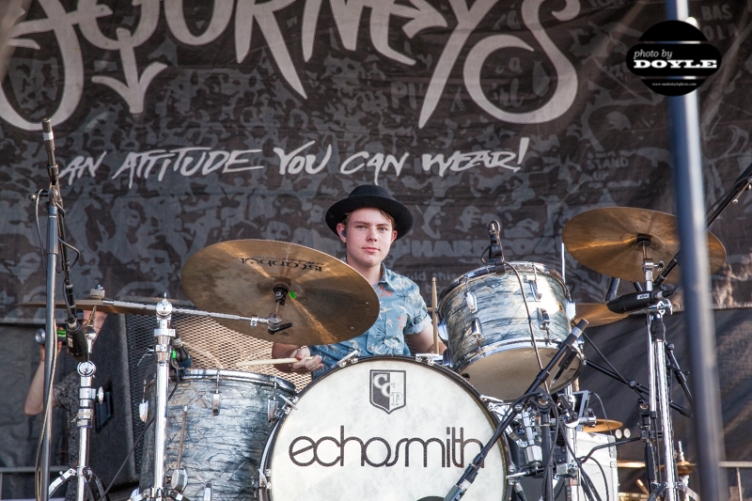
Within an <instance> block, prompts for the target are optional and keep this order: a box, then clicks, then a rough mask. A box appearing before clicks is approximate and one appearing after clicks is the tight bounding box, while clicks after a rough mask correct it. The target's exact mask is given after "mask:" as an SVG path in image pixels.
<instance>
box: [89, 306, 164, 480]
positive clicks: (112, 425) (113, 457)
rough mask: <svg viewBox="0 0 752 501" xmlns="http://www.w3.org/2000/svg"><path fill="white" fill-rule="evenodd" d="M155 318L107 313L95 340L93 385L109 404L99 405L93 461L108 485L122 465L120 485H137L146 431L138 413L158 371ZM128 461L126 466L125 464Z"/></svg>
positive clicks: (91, 449)
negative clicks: (146, 387) (148, 380)
mask: <svg viewBox="0 0 752 501" xmlns="http://www.w3.org/2000/svg"><path fill="white" fill-rule="evenodd" d="M155 323H156V321H155V319H154V318H153V317H147V316H137V315H108V317H107V319H106V320H105V323H104V325H103V327H102V330H101V331H100V332H99V335H98V336H97V340H96V342H95V343H94V350H93V352H92V355H91V360H92V361H93V362H94V364H95V365H96V374H95V376H94V382H93V383H92V386H93V387H94V388H97V389H98V388H102V389H103V390H104V392H105V402H104V403H103V404H99V403H97V404H95V412H94V414H95V418H94V423H93V426H92V430H91V435H90V441H89V444H90V445H89V465H90V466H91V468H92V470H93V471H94V473H95V474H96V475H98V476H99V478H100V479H101V480H102V482H103V483H104V485H105V486H107V485H109V484H110V483H111V482H112V481H113V479H115V474H116V473H117V471H118V469H120V467H121V466H123V469H122V471H121V472H120V474H118V477H117V479H115V483H114V485H115V486H123V485H125V484H134V483H138V479H139V476H140V473H141V456H142V452H143V451H142V447H141V442H139V443H138V444H136V447H135V451H134V452H133V453H132V454H130V456H129V455H128V453H129V451H130V450H131V449H132V448H133V447H134V444H135V442H136V439H137V438H138V436H139V435H140V434H141V433H142V432H143V430H144V423H143V422H142V421H141V419H140V418H139V415H138V405H139V403H140V402H141V396H142V393H143V386H144V380H145V379H146V378H148V376H149V375H150V374H153V373H154V366H155V364H154V357H153V351H152V350H153V346H154V325H155ZM123 463H124V464H123Z"/></svg>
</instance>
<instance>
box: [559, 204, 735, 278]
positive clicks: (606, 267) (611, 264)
mask: <svg viewBox="0 0 752 501" xmlns="http://www.w3.org/2000/svg"><path fill="white" fill-rule="evenodd" d="M676 221H677V218H676V217H675V216H673V215H671V214H667V213H665V212H659V211H654V210H647V209H635V208H631V207H607V208H601V209H593V210H589V211H587V212H583V213H582V214H578V215H577V216H575V217H573V218H572V219H571V220H570V221H569V222H568V223H567V224H566V225H565V226H564V231H563V232H562V240H563V241H564V246H565V247H566V248H567V251H569V253H570V254H572V256H573V257H574V258H575V259H576V260H577V261H579V262H580V263H582V264H584V265H585V266H587V267H588V268H590V269H592V270H595V271H597V272H599V273H602V274H604V275H606V276H609V277H616V278H620V279H622V280H629V281H630V282H644V281H645V275H644V273H643V271H642V263H643V250H644V252H645V254H646V256H647V258H649V259H651V260H652V261H653V262H654V263H658V262H659V261H663V262H664V263H665V264H668V263H669V261H671V259H672V258H673V257H674V255H676V253H677V252H678V251H679V234H678V231H677V229H676ZM707 238H708V254H709V257H710V271H711V273H712V272H714V271H716V270H718V268H720V267H721V266H722V265H723V262H724V261H725V259H726V249H725V248H724V247H723V244H722V243H721V242H720V240H718V238H716V237H715V235H713V234H712V233H710V232H707ZM680 264H681V263H680ZM657 276H658V273H655V274H654V277H653V278H657ZM679 278H680V277H679V272H678V270H674V271H673V272H671V273H670V274H669V275H668V276H667V278H666V283H677V282H678V281H679Z"/></svg>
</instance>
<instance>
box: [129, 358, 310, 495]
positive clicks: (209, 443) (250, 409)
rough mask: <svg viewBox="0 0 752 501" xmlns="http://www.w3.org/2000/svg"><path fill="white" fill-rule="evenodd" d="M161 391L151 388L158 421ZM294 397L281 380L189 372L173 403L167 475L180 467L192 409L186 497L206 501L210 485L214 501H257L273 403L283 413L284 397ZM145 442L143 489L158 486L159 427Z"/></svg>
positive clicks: (185, 452) (184, 461) (169, 413)
mask: <svg viewBox="0 0 752 501" xmlns="http://www.w3.org/2000/svg"><path fill="white" fill-rule="evenodd" d="M155 387H156V385H154V384H150V385H148V386H147V388H146V399H147V400H148V401H149V408H150V414H151V415H152V416H153V414H154V412H155V410H156V402H155V395H154V388H155ZM217 389H218V390H219V392H220V394H221V400H220V404H219V412H218V413H216V414H215V413H214V410H213V408H212V402H213V399H214V397H213V395H214V394H215V392H216V391H217ZM170 391H172V386H171V387H170ZM294 395H295V387H294V385H292V384H291V383H289V382H287V381H285V380H284V379H281V378H278V377H275V376H268V375H264V374H255V373H249V372H239V371H226V370H216V369H203V370H193V371H186V374H185V376H183V377H182V378H181V379H180V382H179V383H178V386H177V388H176V389H175V392H174V394H172V397H171V398H170V400H169V401H168V403H167V430H166V451H165V472H166V473H167V474H170V473H171V472H172V471H173V470H174V469H175V468H176V466H177V458H178V453H179V448H180V436H181V429H182V424H183V409H184V407H187V409H188V414H187V424H186V432H185V440H184V446H183V455H182V463H181V466H182V468H183V469H185V470H186V473H187V475H188V485H187V487H186V488H185V489H184V490H183V495H184V496H185V497H187V498H188V499H204V489H205V486H206V484H207V483H210V484H211V491H212V497H213V499H221V500H233V501H241V500H242V501H246V500H251V499H256V486H257V485H258V468H259V466H260V460H261V456H262V452H263V448H264V444H265V443H266V441H267V439H268V437H269V434H270V433H271V430H272V428H273V425H274V421H272V422H270V421H269V401H270V399H271V400H272V401H273V402H276V404H277V406H278V408H281V407H282V406H283V405H284V401H283V400H282V399H281V397H285V398H287V399H290V398H293V397H294ZM144 440H145V442H144V454H143V461H142V472H141V480H140V484H139V486H140V489H141V490H144V489H146V488H149V487H151V486H152V485H153V484H154V478H153V466H154V428H153V426H151V427H149V429H148V431H147V433H146V435H145V439H144ZM168 485H169V484H168Z"/></svg>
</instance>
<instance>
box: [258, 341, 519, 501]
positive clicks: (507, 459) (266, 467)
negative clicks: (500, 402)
mask: <svg viewBox="0 0 752 501" xmlns="http://www.w3.org/2000/svg"><path fill="white" fill-rule="evenodd" d="M395 360H401V361H406V362H411V363H413V364H418V365H424V366H426V367H431V368H434V369H439V370H438V372H439V373H441V374H442V375H444V376H448V378H449V379H452V380H454V381H459V383H460V385H461V386H463V387H464V388H465V389H467V390H469V392H468V393H470V396H471V397H472V398H473V399H474V400H475V402H476V403H477V404H478V406H479V407H480V408H481V411H482V412H483V413H484V414H485V416H486V418H487V419H488V421H489V425H490V426H491V427H492V428H493V429H494V431H495V430H496V428H497V427H498V426H499V424H500V423H501V419H500V418H499V416H497V415H496V413H495V412H493V411H492V410H491V409H490V408H489V406H490V404H491V402H483V400H482V398H481V397H482V396H483V395H482V394H481V393H480V392H479V391H478V390H476V389H475V388H474V387H473V386H472V385H471V384H470V383H468V382H467V381H465V379H464V378H463V377H462V376H460V375H459V374H457V373H456V372H454V371H453V370H451V369H449V368H447V367H444V366H442V365H436V364H434V363H429V362H427V361H424V360H420V359H418V358H417V357H412V356H407V355H377V356H373V357H364V358H356V359H353V362H351V363H347V364H345V365H342V366H335V367H333V368H332V369H331V370H328V371H326V372H325V373H324V374H323V375H322V376H321V377H319V378H318V379H316V380H314V381H312V382H311V383H309V384H308V385H307V386H306V387H305V388H303V389H302V390H301V391H300V393H299V394H298V395H297V398H296V400H295V402H297V401H298V400H299V399H301V398H303V395H305V394H306V393H307V392H308V391H309V390H310V389H311V388H312V387H313V386H315V385H317V384H318V383H319V382H321V381H323V380H324V379H325V378H326V377H327V376H329V375H331V374H333V373H335V372H339V371H340V370H343V369H346V368H348V367H350V366H354V365H358V364H362V363H370V362H380V361H395ZM289 416H290V413H287V414H285V415H284V416H282V417H281V418H280V419H278V420H277V421H276V422H275V423H274V426H273V427H272V430H271V431H270V432H269V438H268V439H267V440H266V444H265V445H264V450H263V452H262V453H261V460H260V462H259V465H260V470H261V471H262V472H263V473H264V475H267V474H270V477H271V478H272V481H271V482H270V485H271V486H273V485H274V481H273V479H274V472H272V471H271V462H272V456H273V455H274V454H273V453H274V448H275V445H276V443H277V436H278V435H279V431H280V428H281V427H282V425H283V424H284V423H285V422H286V421H287V418H288V417H289ZM496 447H497V448H498V449H499V450H500V453H501V458H502V461H503V462H504V465H503V466H504V471H503V472H502V473H503V475H504V477H505V479H506V476H507V475H508V473H509V472H508V471H507V470H508V468H509V465H510V464H512V462H513V461H512V456H511V451H510V448H509V445H508V444H507V435H506V432H505V433H502V435H501V437H500V438H499V439H498V440H497V441H496ZM271 486H270V487H268V488H265V487H262V486H261V485H260V482H259V488H258V491H259V499H262V500H264V501H273V500H272V497H271V490H272V488H271ZM510 496H511V490H510V489H509V487H507V488H506V489H505V491H504V496H502V498H501V500H502V501H504V500H508V499H510Z"/></svg>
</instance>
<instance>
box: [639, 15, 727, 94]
mask: <svg viewBox="0 0 752 501" xmlns="http://www.w3.org/2000/svg"><path fill="white" fill-rule="evenodd" d="M707 42H708V39H707V38H705V35H703V34H702V31H700V30H698V29H697V28H695V27H694V26H692V25H691V24H689V23H685V22H682V21H664V22H662V23H658V24H656V25H655V26H653V27H652V28H650V29H648V30H647V31H646V32H645V34H644V35H642V37H641V38H640V43H638V44H637V45H635V46H634V47H632V48H631V49H629V52H627V67H628V68H629V69H630V71H631V72H632V73H634V74H635V75H637V76H639V77H641V78H642V81H643V82H644V83H645V85H647V86H648V87H650V88H651V89H652V90H653V91H655V92H657V93H659V94H663V95H664V96H682V95H684V94H688V93H690V92H692V91H693V90H695V89H697V88H698V87H699V86H700V85H702V83H703V82H704V81H705V78H707V77H709V76H710V75H712V74H713V73H715V72H716V70H718V68H719V67H720V65H721V53H720V52H719V51H718V49H716V48H715V47H713V46H712V45H710V44H709V43H707Z"/></svg>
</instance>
